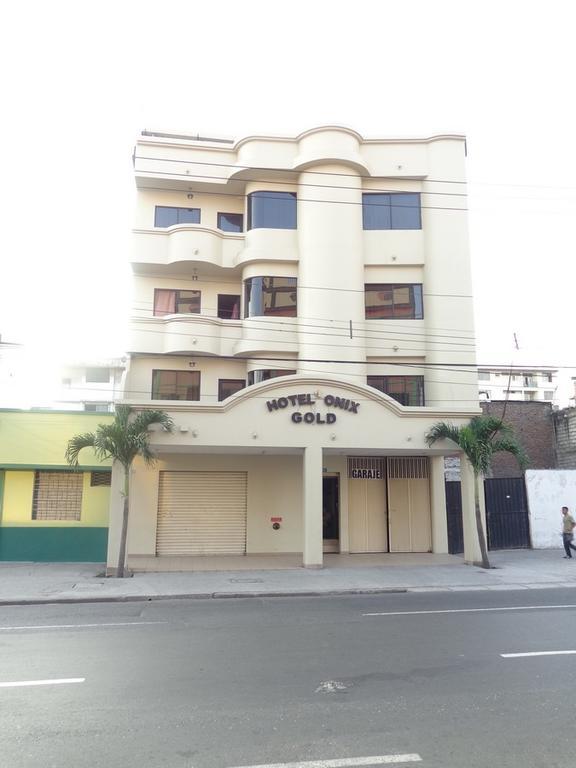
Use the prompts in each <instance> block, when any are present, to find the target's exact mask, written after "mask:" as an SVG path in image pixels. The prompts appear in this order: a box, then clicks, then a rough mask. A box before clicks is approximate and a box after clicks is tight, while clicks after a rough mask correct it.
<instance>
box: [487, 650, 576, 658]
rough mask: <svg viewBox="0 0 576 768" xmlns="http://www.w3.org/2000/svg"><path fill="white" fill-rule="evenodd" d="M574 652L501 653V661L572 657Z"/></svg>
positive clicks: (575, 652)
mask: <svg viewBox="0 0 576 768" xmlns="http://www.w3.org/2000/svg"><path fill="white" fill-rule="evenodd" d="M575 654H576V651H531V652H530V653H501V654H500V656H502V658H503V659H522V658H526V657H527V656H574V655H575Z"/></svg>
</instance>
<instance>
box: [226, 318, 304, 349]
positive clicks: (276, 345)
mask: <svg viewBox="0 0 576 768" xmlns="http://www.w3.org/2000/svg"><path fill="white" fill-rule="evenodd" d="M232 354H234V355H238V356H246V355H252V354H254V355H256V354H257V355H261V354H271V355H272V356H273V357H282V356H283V354H286V355H292V354H298V320H297V319H296V318H294V317H292V318H291V317H285V318H274V317H248V318H246V319H245V320H242V337H241V338H240V339H239V340H238V341H237V342H236V343H235V344H234V351H233V353H232Z"/></svg>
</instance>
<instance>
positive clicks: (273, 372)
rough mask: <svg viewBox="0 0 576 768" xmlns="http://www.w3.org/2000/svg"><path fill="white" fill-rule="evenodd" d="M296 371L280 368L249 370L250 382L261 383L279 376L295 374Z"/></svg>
mask: <svg viewBox="0 0 576 768" xmlns="http://www.w3.org/2000/svg"><path fill="white" fill-rule="evenodd" d="M295 373H296V371H283V370H280V369H273V368H263V369H261V370H259V371H249V372H248V384H249V385H251V384H259V383H260V382H261V381H268V379H276V378H278V377H279V376H294V374H295Z"/></svg>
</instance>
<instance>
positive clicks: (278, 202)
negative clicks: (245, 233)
mask: <svg viewBox="0 0 576 768" xmlns="http://www.w3.org/2000/svg"><path fill="white" fill-rule="evenodd" d="M248 229H296V193H295V192H252V194H251V195H248Z"/></svg>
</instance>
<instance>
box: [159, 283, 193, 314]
mask: <svg viewBox="0 0 576 768" xmlns="http://www.w3.org/2000/svg"><path fill="white" fill-rule="evenodd" d="M200 299H201V292H200V291H173V290H172V289H170V288H156V289H155V291H154V315H155V316H156V317H158V316H161V315H176V314H178V315H190V314H198V313H199V312H200Z"/></svg>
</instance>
